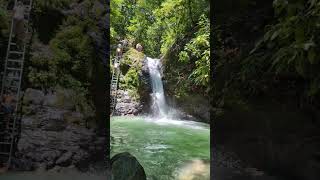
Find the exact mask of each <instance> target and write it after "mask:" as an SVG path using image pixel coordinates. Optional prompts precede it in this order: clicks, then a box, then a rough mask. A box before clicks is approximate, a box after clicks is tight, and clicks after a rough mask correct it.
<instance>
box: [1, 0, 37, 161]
mask: <svg viewBox="0 0 320 180" xmlns="http://www.w3.org/2000/svg"><path fill="white" fill-rule="evenodd" d="M16 1H17V0H16ZM29 5H30V9H29V10H28V19H27V21H26V22H25V23H26V27H27V28H26V30H25V32H26V33H28V25H29V19H30V12H31V7H32V0H30V4H29ZM12 24H13V21H12ZM11 32H12V29H11ZM25 38H26V37H25ZM9 43H10V42H9ZM9 46H10V44H9ZM25 51H26V43H25V40H24V41H23V54H22V61H21V70H20V77H19V82H18V89H17V94H16V101H17V102H16V105H15V110H14V114H13V128H12V133H11V144H10V152H9V159H8V166H9V167H10V164H11V159H12V153H13V145H14V142H15V136H16V132H15V131H16V120H17V117H18V116H17V111H18V106H19V102H20V89H21V81H22V74H23V67H24V59H25ZM6 61H7V60H6ZM2 91H3V90H2Z"/></svg>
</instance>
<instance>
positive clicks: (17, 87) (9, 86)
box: [5, 86, 18, 88]
mask: <svg viewBox="0 0 320 180" xmlns="http://www.w3.org/2000/svg"><path fill="white" fill-rule="evenodd" d="M5 87H9V88H18V86H5Z"/></svg>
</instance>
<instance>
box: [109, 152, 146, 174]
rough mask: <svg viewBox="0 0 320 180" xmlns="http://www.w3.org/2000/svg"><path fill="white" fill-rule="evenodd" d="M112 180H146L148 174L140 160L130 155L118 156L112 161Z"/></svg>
mask: <svg viewBox="0 0 320 180" xmlns="http://www.w3.org/2000/svg"><path fill="white" fill-rule="evenodd" d="M111 164H112V169H111V173H112V176H111V179H112V180H146V179H147V178H146V173H145V171H144V169H143V167H142V166H141V164H140V163H139V162H138V160H137V159H136V158H135V157H134V156H132V155H131V154H130V153H127V152H124V153H120V154H117V155H115V156H113V157H112V159H111Z"/></svg>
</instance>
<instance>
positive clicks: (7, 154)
mask: <svg viewBox="0 0 320 180" xmlns="http://www.w3.org/2000/svg"><path fill="white" fill-rule="evenodd" d="M0 155H6V156H9V155H10V153H5V152H0Z"/></svg>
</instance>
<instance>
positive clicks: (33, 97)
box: [23, 88, 44, 105]
mask: <svg viewBox="0 0 320 180" xmlns="http://www.w3.org/2000/svg"><path fill="white" fill-rule="evenodd" d="M43 100H44V93H43V92H42V91H40V90H37V89H31V88H28V89H27V90H26V92H25V93H24V97H23V104H36V105H41V104H42V103H43Z"/></svg>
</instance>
